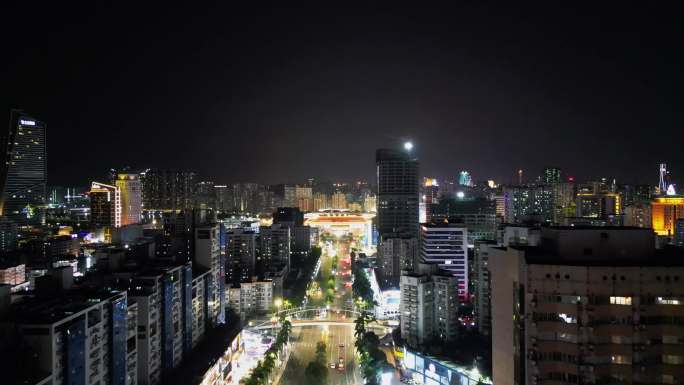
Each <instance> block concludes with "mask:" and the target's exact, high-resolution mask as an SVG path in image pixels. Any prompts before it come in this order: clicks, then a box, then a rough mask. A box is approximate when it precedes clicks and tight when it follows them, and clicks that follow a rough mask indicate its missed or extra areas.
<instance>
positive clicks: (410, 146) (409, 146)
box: [404, 142, 413, 151]
mask: <svg viewBox="0 0 684 385" xmlns="http://www.w3.org/2000/svg"><path fill="white" fill-rule="evenodd" d="M412 149H413V143H411V142H406V143H404V150H406V151H411V150H412Z"/></svg>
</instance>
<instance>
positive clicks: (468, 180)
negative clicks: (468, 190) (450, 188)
mask: <svg viewBox="0 0 684 385" xmlns="http://www.w3.org/2000/svg"><path fill="white" fill-rule="evenodd" d="M458 184H460V185H461V186H472V185H473V179H472V177H471V176H470V173H469V172H468V171H465V170H464V171H461V172H459V173H458Z"/></svg>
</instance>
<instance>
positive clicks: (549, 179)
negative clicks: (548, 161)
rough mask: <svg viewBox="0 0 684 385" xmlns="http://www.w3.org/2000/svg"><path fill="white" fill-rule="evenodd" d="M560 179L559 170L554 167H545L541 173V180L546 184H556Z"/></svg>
mask: <svg viewBox="0 0 684 385" xmlns="http://www.w3.org/2000/svg"><path fill="white" fill-rule="evenodd" d="M560 181H561V170H560V169H559V168H555V167H547V168H545V169H544V174H543V175H542V182H543V183H546V184H556V183H560Z"/></svg>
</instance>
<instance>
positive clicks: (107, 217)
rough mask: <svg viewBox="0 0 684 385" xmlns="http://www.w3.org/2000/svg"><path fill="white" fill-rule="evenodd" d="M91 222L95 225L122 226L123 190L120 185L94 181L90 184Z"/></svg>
mask: <svg viewBox="0 0 684 385" xmlns="http://www.w3.org/2000/svg"><path fill="white" fill-rule="evenodd" d="M88 195H89V196H90V222H91V223H92V224H93V225H94V226H105V227H120V226H121V191H120V190H119V188H118V187H116V186H112V185H108V184H104V183H99V182H93V183H92V184H91V185H90V191H89V192H88Z"/></svg>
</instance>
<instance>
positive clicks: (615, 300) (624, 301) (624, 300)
mask: <svg viewBox="0 0 684 385" xmlns="http://www.w3.org/2000/svg"><path fill="white" fill-rule="evenodd" d="M610 304H611V305H632V297H610Z"/></svg>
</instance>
